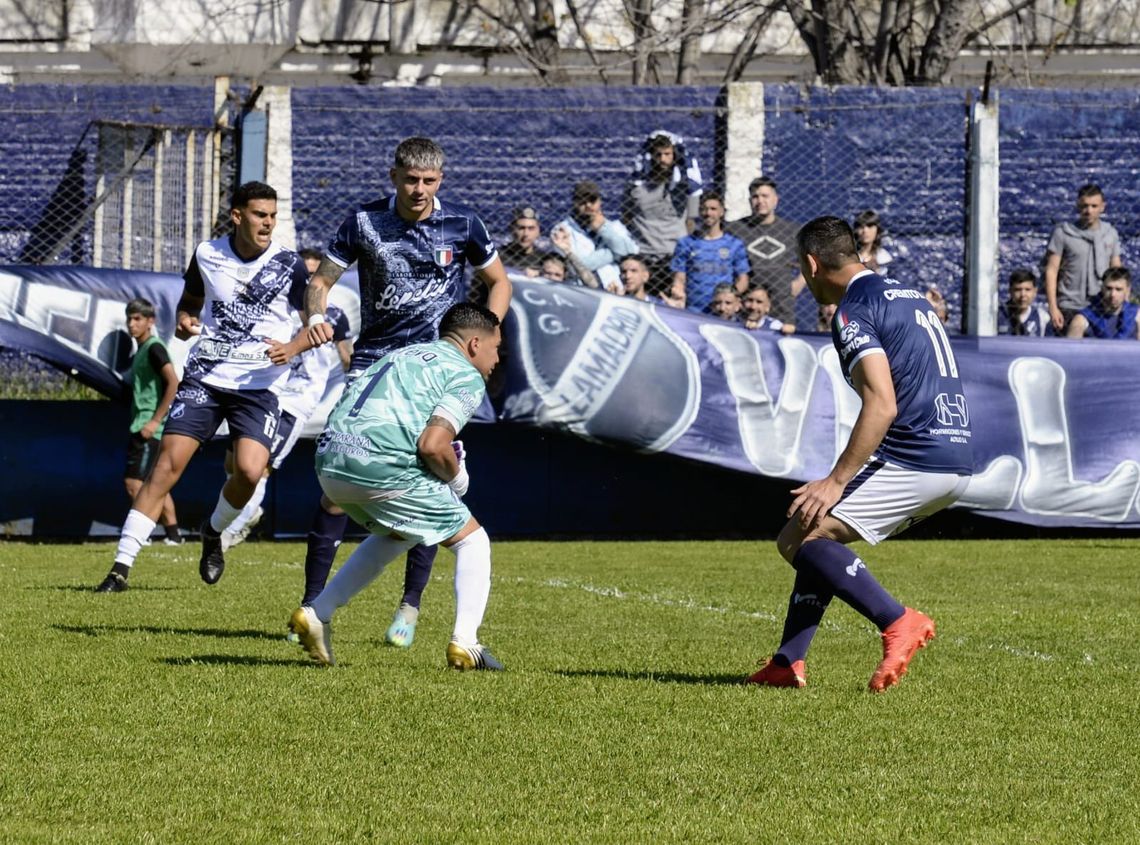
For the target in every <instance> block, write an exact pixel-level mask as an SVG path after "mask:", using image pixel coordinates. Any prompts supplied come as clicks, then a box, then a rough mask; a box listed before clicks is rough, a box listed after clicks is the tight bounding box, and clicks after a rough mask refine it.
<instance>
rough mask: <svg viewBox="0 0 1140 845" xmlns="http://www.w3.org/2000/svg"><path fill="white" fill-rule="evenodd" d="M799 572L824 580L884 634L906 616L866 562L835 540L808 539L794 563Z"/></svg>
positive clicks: (798, 552) (797, 553)
mask: <svg viewBox="0 0 1140 845" xmlns="http://www.w3.org/2000/svg"><path fill="white" fill-rule="evenodd" d="M792 566H794V567H795V568H796V571H797V572H803V571H807V572H809V573H812V574H814V575H815V576H817V577H818V578H820V579H822V580H823V581H824V582H825V583H826V584H827V585H828V586H829V587H830V588H831V591H832V592H833V593H834V594H835V595H837V596H839V598H841V599H843V601H845V602H847V604H849V605H851V607H853V608H854V609H855V610H857V611H859V613H861V614H863V615H864V616H865V617H867V618H868V619H869V620H871V621H872V622H874V623H875V625H876V626H877V627H878V629H879V630H880V631H881V630H883V629H884V628H886V627H887V626H888V625H890V624H891V623H892V622H894V621H895V620H896V619H898V618H899V617H900V616H902V615H903V611H904V610H905V608H904V607H903V606H902V605H901V604H899V603H898V602H897V601H896V600H895V598H894V596H892V595H891V594H890V593H888V592H887V591H886V590H885V589H884V588H883V586H882V585H881V584H880V583H879V582H878V581H876V580H875V576H873V575H872V574H871V573H870V572H869V571H868V570H867V565H866V564H865V563H863V560H862V559H861V558H860V557H859V556H858V555H856V554H855V553H854V552H853V551H851V550H850V549H849V548H847V547H846V546H844V545H843V544H842V543H837V542H835V541H834V540H809V541H808V542H806V543H804V544H803V545H802V546H800V548H799V551H797V552H796V556H795V558H794V560H793V561H792Z"/></svg>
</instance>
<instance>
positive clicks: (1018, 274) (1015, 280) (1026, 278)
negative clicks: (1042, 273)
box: [1009, 267, 1037, 287]
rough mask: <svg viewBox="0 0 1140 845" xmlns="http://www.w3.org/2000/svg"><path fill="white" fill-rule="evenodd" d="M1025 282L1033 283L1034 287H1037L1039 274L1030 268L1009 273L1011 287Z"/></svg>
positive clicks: (1019, 268) (1021, 268)
mask: <svg viewBox="0 0 1140 845" xmlns="http://www.w3.org/2000/svg"><path fill="white" fill-rule="evenodd" d="M1023 282H1032V283H1033V286H1034V287H1037V274H1036V273H1034V272H1033V271H1032V270H1030V269H1029V268H1028V267H1018V268H1017V269H1016V270H1010V271H1009V286H1010V287H1013V286H1014V285H1020V284H1022V283H1023Z"/></svg>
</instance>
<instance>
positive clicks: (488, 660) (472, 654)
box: [447, 639, 503, 672]
mask: <svg viewBox="0 0 1140 845" xmlns="http://www.w3.org/2000/svg"><path fill="white" fill-rule="evenodd" d="M447 665H448V666H450V667H451V668H452V669H458V670H459V671H460V672H467V671H469V670H481V671H485V672H502V671H503V664H502V663H500V662H499V661H498V659H496V657H495V655H493V654H491V651H490V649H488V648H487V647H486V646H485V645H482V644H480V643H475V644H474V645H470V646H464V645H460V644H459V641H458V640H454V639H453V640H452V641H451V642H449V643H448V644H447Z"/></svg>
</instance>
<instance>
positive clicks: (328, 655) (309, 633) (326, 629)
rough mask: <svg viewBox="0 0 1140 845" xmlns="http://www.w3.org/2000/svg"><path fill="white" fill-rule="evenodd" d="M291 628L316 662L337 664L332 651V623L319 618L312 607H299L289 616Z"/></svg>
mask: <svg viewBox="0 0 1140 845" xmlns="http://www.w3.org/2000/svg"><path fill="white" fill-rule="evenodd" d="M289 630H290V631H292V632H293V633H294V634H296V635H297V639H298V640H300V643H301V647H302V648H303V649H305V651H307V652H308V653H309V657H310V658H312V660H313V661H314V662H315V663H320V664H322V665H323V666H335V665H336V661H335V660H334V659H333V653H332V625H331V624H330V623H328V622H322V621H321V620H320V619H318V618H317V614H316V611H314V610H313V609H312V608H311V607H308V606H305V607H298V608H297V609H296V610H294V611H293V615H292V616H291V617H289Z"/></svg>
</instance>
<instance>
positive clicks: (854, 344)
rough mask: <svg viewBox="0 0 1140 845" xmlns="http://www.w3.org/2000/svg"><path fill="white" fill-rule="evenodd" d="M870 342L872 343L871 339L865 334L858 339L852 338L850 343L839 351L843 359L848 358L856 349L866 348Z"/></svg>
mask: <svg viewBox="0 0 1140 845" xmlns="http://www.w3.org/2000/svg"><path fill="white" fill-rule="evenodd" d="M870 342H871V338H869V337H867V335H865V334H864V335H860V336H859V337H856V338H852V339H851V342H850V343H845V344H843V348H842V349H840V350H839V354H840V356H842V357H843V358H846V357H847V356H848V355H850V354H851V353H852V352H854V351H855V350H856V349H862V348H863V347H864V346H866V345H867V344H868V343H870Z"/></svg>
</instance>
